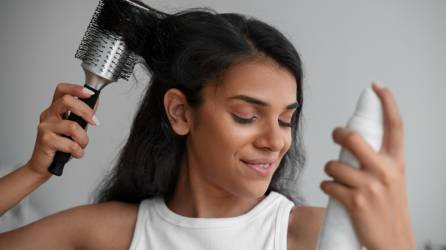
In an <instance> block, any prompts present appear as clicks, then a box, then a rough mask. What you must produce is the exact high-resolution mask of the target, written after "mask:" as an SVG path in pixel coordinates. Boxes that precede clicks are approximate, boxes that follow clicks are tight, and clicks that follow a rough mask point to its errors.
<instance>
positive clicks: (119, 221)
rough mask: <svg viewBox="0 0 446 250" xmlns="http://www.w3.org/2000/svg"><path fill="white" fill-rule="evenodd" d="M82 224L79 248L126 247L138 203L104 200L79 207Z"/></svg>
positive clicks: (134, 222)
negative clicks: (103, 201)
mask: <svg viewBox="0 0 446 250" xmlns="http://www.w3.org/2000/svg"><path fill="white" fill-rule="evenodd" d="M78 209H79V211H78V212H79V213H80V214H81V215H80V217H82V219H81V221H82V223H83V225H82V226H81V228H83V232H82V233H81V234H82V239H81V240H80V241H79V242H80V243H81V244H82V245H79V247H80V248H81V249H128V248H129V246H130V243H131V240H132V237H133V231H134V227H135V224H136V217H137V214H138V204H130V203H124V202H105V203H99V204H94V205H87V206H83V207H79V208H78Z"/></svg>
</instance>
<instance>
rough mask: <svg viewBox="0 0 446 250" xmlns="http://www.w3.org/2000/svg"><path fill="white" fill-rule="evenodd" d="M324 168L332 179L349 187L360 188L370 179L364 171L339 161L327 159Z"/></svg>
mask: <svg viewBox="0 0 446 250" xmlns="http://www.w3.org/2000/svg"><path fill="white" fill-rule="evenodd" d="M324 170H325V173H327V174H328V175H329V176H331V177H332V178H333V179H334V181H336V182H338V183H341V184H342V185H345V186H347V187H350V188H360V187H362V186H363V184H364V183H367V181H368V180H369V179H371V177H370V176H369V175H368V174H367V173H366V172H364V171H362V170H360V169H356V168H352V167H351V166H349V165H346V164H343V163H342V162H340V161H329V162H328V163H327V164H326V165H325V169H324Z"/></svg>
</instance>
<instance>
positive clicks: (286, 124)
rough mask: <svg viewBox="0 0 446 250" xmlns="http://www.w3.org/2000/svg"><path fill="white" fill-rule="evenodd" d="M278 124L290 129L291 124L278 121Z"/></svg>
mask: <svg viewBox="0 0 446 250" xmlns="http://www.w3.org/2000/svg"><path fill="white" fill-rule="evenodd" d="M279 124H280V126H282V127H290V128H291V123H288V122H283V121H281V120H279Z"/></svg>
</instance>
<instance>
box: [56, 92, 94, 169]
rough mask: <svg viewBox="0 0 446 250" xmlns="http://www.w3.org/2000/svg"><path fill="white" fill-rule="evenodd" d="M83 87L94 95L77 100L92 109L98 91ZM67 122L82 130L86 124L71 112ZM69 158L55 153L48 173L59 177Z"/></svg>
mask: <svg viewBox="0 0 446 250" xmlns="http://www.w3.org/2000/svg"><path fill="white" fill-rule="evenodd" d="M84 87H85V88H87V89H89V90H91V91H93V92H94V94H93V95H92V96H90V97H89V98H79V100H82V101H83V102H85V103H86V104H87V105H88V106H90V108H93V107H94V105H95V104H96V101H97V100H98V97H99V93H100V91H99V90H96V89H93V88H92V87H90V86H88V85H87V84H85V85H84ZM67 120H70V121H75V122H77V123H78V124H79V125H80V126H81V127H82V128H83V129H85V127H86V126H87V122H86V121H84V119H82V118H81V117H80V116H78V115H76V114H74V113H73V112H71V113H70V115H69V116H68V118H67ZM64 137H67V138H69V139H71V140H72V138H71V137H69V136H66V135H64ZM70 157H71V154H69V153H65V152H61V151H57V152H56V155H55V156H54V159H53V162H52V163H51V165H50V166H49V168H48V171H49V172H50V173H52V174H53V175H57V176H61V175H62V172H63V169H64V167H65V163H67V161H68V160H70Z"/></svg>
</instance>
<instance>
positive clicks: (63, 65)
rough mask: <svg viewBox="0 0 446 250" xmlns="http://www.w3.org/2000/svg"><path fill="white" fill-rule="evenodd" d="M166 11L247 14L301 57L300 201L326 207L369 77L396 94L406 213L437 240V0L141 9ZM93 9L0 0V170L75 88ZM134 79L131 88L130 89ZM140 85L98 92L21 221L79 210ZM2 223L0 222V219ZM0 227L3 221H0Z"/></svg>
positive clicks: (441, 27) (163, 4) (213, 2)
mask: <svg viewBox="0 0 446 250" xmlns="http://www.w3.org/2000/svg"><path fill="white" fill-rule="evenodd" d="M146 2H147V3H149V5H152V6H153V7H156V8H160V9H161V10H165V11H168V12H172V11H176V10H181V9H183V8H187V7H196V6H208V7H212V8H215V9H216V10H218V11H221V12H239V13H244V14H248V15H252V16H255V17H257V18H259V19H262V20H264V21H266V22H269V23H271V24H272V25H274V26H276V27H277V28H279V29H280V30H281V31H282V32H283V33H284V34H285V35H286V36H287V37H288V38H289V39H291V40H292V42H293V43H294V44H295V46H296V48H297V50H298V51H299V52H300V54H301V56H302V60H303V63H304V71H305V87H304V90H305V92H304V95H305V106H304V111H303V112H304V120H303V122H304V129H303V133H304V143H305V145H306V151H307V159H308V160H307V166H306V170H305V175H304V178H303V184H302V187H300V188H302V189H303V192H304V194H305V196H306V198H307V201H308V203H309V204H311V205H314V206H325V205H326V203H327V197H326V196H325V195H324V194H323V193H322V192H321V191H320V190H319V183H320V182H321V180H323V179H324V178H325V176H324V174H323V166H324V164H325V163H326V162H327V161H328V160H330V159H334V158H337V156H338V152H339V147H338V146H337V145H335V144H334V143H333V142H332V141H331V131H332V129H333V128H334V127H336V126H339V125H344V124H345V122H346V121H347V119H348V118H349V116H350V114H351V113H352V111H353V108H354V105H355V103H356V100H357V98H358V96H359V93H360V92H361V90H362V89H363V88H364V87H367V86H369V84H370V83H371V82H372V81H374V80H378V81H381V82H383V83H384V84H386V85H387V86H389V87H390V89H391V90H392V91H393V93H394V95H395V96H396V99H397V101H398V104H399V107H400V109H401V112H402V115H403V118H404V121H405V135H406V137H405V149H406V161H407V166H406V167H407V182H408V192H409V202H410V211H411V215H412V223H413V225H414V230H415V235H416V240H417V242H418V246H419V247H421V246H422V245H423V244H424V243H425V242H427V241H429V240H430V241H432V242H434V243H443V244H445V243H446V215H445V212H446V198H445V194H444V191H445V190H446V182H445V181H444V180H445V179H446V170H445V168H446V165H445V163H444V159H445V157H444V155H445V153H446V152H445V150H444V142H445V141H446V132H445V131H444V129H445V128H446V118H445V107H446V98H444V95H445V94H446V87H445V80H446V70H445V69H446V32H445V27H446V15H445V11H446V1H441V0H438V1H422V0H418V1H356V0H343V1H309V0H298V1H296V0H293V1H292V0H288V1H275V2H273V1H254V0H252V1H234V0H226V1H220V0H208V1H206V0H197V1H192V0H187V1H185V0H182V1H180V0H175V1H174V0H170V1H146ZM96 5H97V2H96V1H86V0H83V1H56V0H40V1H24V0H8V1H2V5H1V8H0V34H1V35H0V63H1V67H0V117H1V118H0V119H1V123H0V124H1V129H0V165H1V169H2V170H3V172H5V171H6V169H7V168H10V167H14V166H17V165H20V164H23V163H24V162H26V161H27V160H28V159H29V157H30V155H31V152H32V149H33V146H34V140H35V136H36V128H37V124H38V118H39V114H40V112H41V111H43V110H44V109H45V108H46V107H47V106H48V105H49V103H50V100H51V97H52V93H53V91H54V88H55V86H56V84H57V83H58V82H63V81H66V82H76V83H82V81H83V72H82V70H81V68H80V65H79V64H80V62H79V61H78V60H76V59H74V52H75V51H76V49H77V46H78V45H79V42H80V39H81V37H82V36H83V34H84V31H85V29H86V26H87V24H88V22H89V20H90V18H91V15H92V13H93V10H94V8H95V7H96ZM136 80H139V82H138V83H135V82H136ZM145 81H147V77H146V76H145V75H144V74H143V73H142V71H141V70H140V69H138V70H137V71H136V74H135V77H134V78H132V79H131V80H130V82H121V81H120V82H118V83H114V84H112V85H110V86H108V87H107V88H105V89H104V91H103V93H102V96H101V99H100V104H101V105H100V107H99V110H98V112H97V116H98V118H99V120H100V121H101V125H100V126H99V127H91V128H90V129H89V136H90V139H91V140H90V144H89V146H88V150H87V152H86V155H85V157H84V158H83V159H81V160H73V161H71V162H70V163H69V165H68V166H69V167H68V168H67V169H66V170H65V174H64V175H63V177H61V178H56V177H55V178H52V179H51V180H50V181H48V182H47V183H45V184H44V185H43V186H41V187H40V188H39V189H38V190H37V191H36V192H34V193H33V194H32V195H31V196H30V197H29V199H27V201H28V202H29V203H30V204H31V205H30V206H32V210H30V211H29V212H26V211H25V212H23V213H22V215H21V216H22V219H23V220H22V221H21V222H17V224H16V225H20V223H27V222H30V221H33V220H35V219H37V218H39V217H40V216H44V215H48V214H50V213H54V212H56V211H60V210H62V209H65V208H68V207H73V206H77V205H80V204H85V203H87V202H88V198H89V194H90V193H91V192H92V190H93V189H94V187H95V185H96V184H97V183H98V182H99V180H101V178H102V176H103V174H104V172H105V171H106V170H107V169H109V168H110V167H111V166H112V165H113V163H114V161H115V160H116V156H117V153H118V152H119V149H120V147H121V146H122V144H123V142H124V140H125V138H126V136H127V135H128V131H129V127H130V122H131V120H132V118H133V115H134V112H135V109H136V106H137V104H138V100H139V96H140V94H141V93H142V90H143V89H144V87H145V86H146V83H145ZM0 223H1V222H0ZM4 225H5V224H4Z"/></svg>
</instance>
